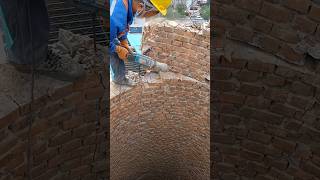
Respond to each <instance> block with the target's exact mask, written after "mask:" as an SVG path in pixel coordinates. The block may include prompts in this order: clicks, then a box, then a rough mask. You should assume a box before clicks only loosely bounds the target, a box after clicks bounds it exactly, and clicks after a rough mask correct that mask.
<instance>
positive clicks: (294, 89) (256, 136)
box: [211, 0, 320, 180]
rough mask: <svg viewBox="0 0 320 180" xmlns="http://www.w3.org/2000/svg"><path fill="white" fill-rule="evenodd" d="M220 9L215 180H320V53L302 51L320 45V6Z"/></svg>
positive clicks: (224, 4) (249, 4) (264, 4)
mask: <svg viewBox="0 0 320 180" xmlns="http://www.w3.org/2000/svg"><path fill="white" fill-rule="evenodd" d="M213 9H214V17H213V24H214V27H215V33H216V34H217V36H216V38H215V39H214V41H213V42H214V45H213V46H214V48H215V54H214V64H213V67H212V71H213V72H212V73H213V76H212V83H213V85H212V89H213V90H214V94H213V97H214V99H213V109H214V111H212V115H213V116H214V118H213V119H214V121H213V123H214V125H213V129H211V130H212V131H213V138H212V143H213V146H214V147H213V148H212V151H211V153H212V157H213V160H214V162H213V167H214V179H221V180H227V179H255V180H269V179H270V180H271V179H281V180H282V179H292V180H298V179H308V180H311V179H314V180H315V179H319V178H320V174H319V172H320V163H319V162H320V161H319V159H320V153H319V152H320V149H319V148H320V146H319V140H320V139H319V137H320V128H319V115H320V114H319V112H320V111H319V110H320V104H319V97H320V66H319V60H317V59H319V57H318V56H317V51H316V50H319V48H316V49H312V48H306V49H301V48H299V45H306V44H304V43H305V42H307V44H308V43H312V44H313V45H316V44H318V43H319V39H318V38H319V36H318V34H319V17H320V16H319V13H318V12H319V5H318V4H317V1H309V0H294V1H277V0H276V1H269V0H258V1H251V0H236V1H221V0H217V1H214V2H213ZM317 27H318V28H317ZM304 41H305V42H304ZM305 47H307V46H305Z"/></svg>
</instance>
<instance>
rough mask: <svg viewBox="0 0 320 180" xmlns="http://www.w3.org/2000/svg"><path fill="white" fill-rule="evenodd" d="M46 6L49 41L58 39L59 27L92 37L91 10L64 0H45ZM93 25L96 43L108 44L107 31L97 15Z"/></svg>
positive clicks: (52, 41)
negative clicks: (80, 7)
mask: <svg viewBox="0 0 320 180" xmlns="http://www.w3.org/2000/svg"><path fill="white" fill-rule="evenodd" d="M47 7H48V14H49V21H50V37H49V43H54V42H57V41H58V33H59V29H60V28H62V29H66V30H69V31H72V32H73V33H76V34H82V35H88V36H89V37H91V38H93V30H92V29H93V28H92V25H93V24H92V23H93V22H92V14H91V12H88V11H85V10H82V9H79V8H77V7H74V6H73V5H72V4H71V3H68V2H67V1H65V0H47ZM94 25H95V29H96V37H97V43H99V44H101V45H105V46H106V45H108V39H109V38H108V37H109V33H108V32H107V31H106V30H105V28H104V27H103V26H102V23H101V22H100V18H99V17H97V18H96V21H95V22H94Z"/></svg>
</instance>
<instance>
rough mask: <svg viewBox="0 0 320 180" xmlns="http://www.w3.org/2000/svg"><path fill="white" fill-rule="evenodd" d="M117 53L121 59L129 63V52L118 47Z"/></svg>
mask: <svg viewBox="0 0 320 180" xmlns="http://www.w3.org/2000/svg"><path fill="white" fill-rule="evenodd" d="M116 52H117V54H118V56H119V58H120V59H122V60H123V61H125V62H127V61H128V55H129V51H128V50H127V49H126V48H124V47H122V46H116Z"/></svg>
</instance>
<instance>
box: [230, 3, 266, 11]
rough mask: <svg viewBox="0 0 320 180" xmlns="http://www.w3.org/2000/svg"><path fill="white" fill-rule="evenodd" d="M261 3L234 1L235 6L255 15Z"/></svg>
mask: <svg viewBox="0 0 320 180" xmlns="http://www.w3.org/2000/svg"><path fill="white" fill-rule="evenodd" d="M261 2H262V1H261V0H236V1H235V4H236V5H237V6H238V7H240V8H243V9H246V10H249V11H252V12H256V13H257V12H259V10H260V7H261Z"/></svg>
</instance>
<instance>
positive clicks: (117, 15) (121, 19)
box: [109, 0, 134, 52]
mask: <svg viewBox="0 0 320 180" xmlns="http://www.w3.org/2000/svg"><path fill="white" fill-rule="evenodd" d="M113 1H116V4H115V7H114V10H113V11H112V12H111V11H110V13H112V14H110V49H109V50H110V52H115V51H116V45H115V44H114V43H113V40H114V39H115V38H118V39H119V40H120V41H121V40H124V39H127V34H128V32H127V31H126V30H127V28H128V27H129V26H130V25H131V24H132V22H133V17H134V15H133V12H132V0H128V11H127V10H126V7H125V5H124V4H123V0H111V2H110V4H112V2H113ZM121 33H124V35H123V36H121V37H120V38H119V37H118V36H119V35H120V34H121Z"/></svg>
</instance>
